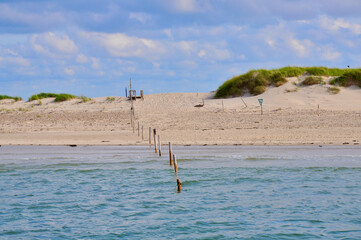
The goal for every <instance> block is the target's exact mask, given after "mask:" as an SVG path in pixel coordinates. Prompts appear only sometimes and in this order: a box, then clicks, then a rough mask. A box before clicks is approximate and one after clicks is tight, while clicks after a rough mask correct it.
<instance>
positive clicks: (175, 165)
mask: <svg viewBox="0 0 361 240" xmlns="http://www.w3.org/2000/svg"><path fill="white" fill-rule="evenodd" d="M173 166H174V172H178V164H177V156H176V155H175V154H173Z"/></svg>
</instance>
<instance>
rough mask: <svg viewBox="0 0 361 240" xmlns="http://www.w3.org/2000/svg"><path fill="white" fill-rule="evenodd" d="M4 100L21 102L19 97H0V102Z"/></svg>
mask: <svg viewBox="0 0 361 240" xmlns="http://www.w3.org/2000/svg"><path fill="white" fill-rule="evenodd" d="M4 99H12V100H15V101H21V100H23V99H22V98H21V97H11V96H8V95H0V100H4Z"/></svg>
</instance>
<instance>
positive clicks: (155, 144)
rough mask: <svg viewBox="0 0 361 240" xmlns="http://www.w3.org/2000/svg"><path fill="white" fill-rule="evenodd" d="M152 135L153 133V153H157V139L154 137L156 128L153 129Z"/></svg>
mask: <svg viewBox="0 0 361 240" xmlns="http://www.w3.org/2000/svg"><path fill="white" fill-rule="evenodd" d="M153 135H154V151H155V153H157V152H158V150H157V139H156V135H157V130H156V129H153Z"/></svg>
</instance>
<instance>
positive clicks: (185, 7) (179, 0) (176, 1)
mask: <svg viewBox="0 0 361 240" xmlns="http://www.w3.org/2000/svg"><path fill="white" fill-rule="evenodd" d="M171 3H173V6H172V7H173V9H174V10H175V11H177V12H197V11H199V6H198V5H197V1H196V0H173V1H171Z"/></svg>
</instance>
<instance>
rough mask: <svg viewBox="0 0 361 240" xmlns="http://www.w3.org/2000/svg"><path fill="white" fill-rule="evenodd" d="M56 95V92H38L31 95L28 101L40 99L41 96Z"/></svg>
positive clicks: (49, 96)
mask: <svg viewBox="0 0 361 240" xmlns="http://www.w3.org/2000/svg"><path fill="white" fill-rule="evenodd" d="M57 96H58V94H56V93H39V94H35V95H32V96H31V97H30V98H29V102H30V101H34V100H40V99H43V98H55V97H57Z"/></svg>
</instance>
